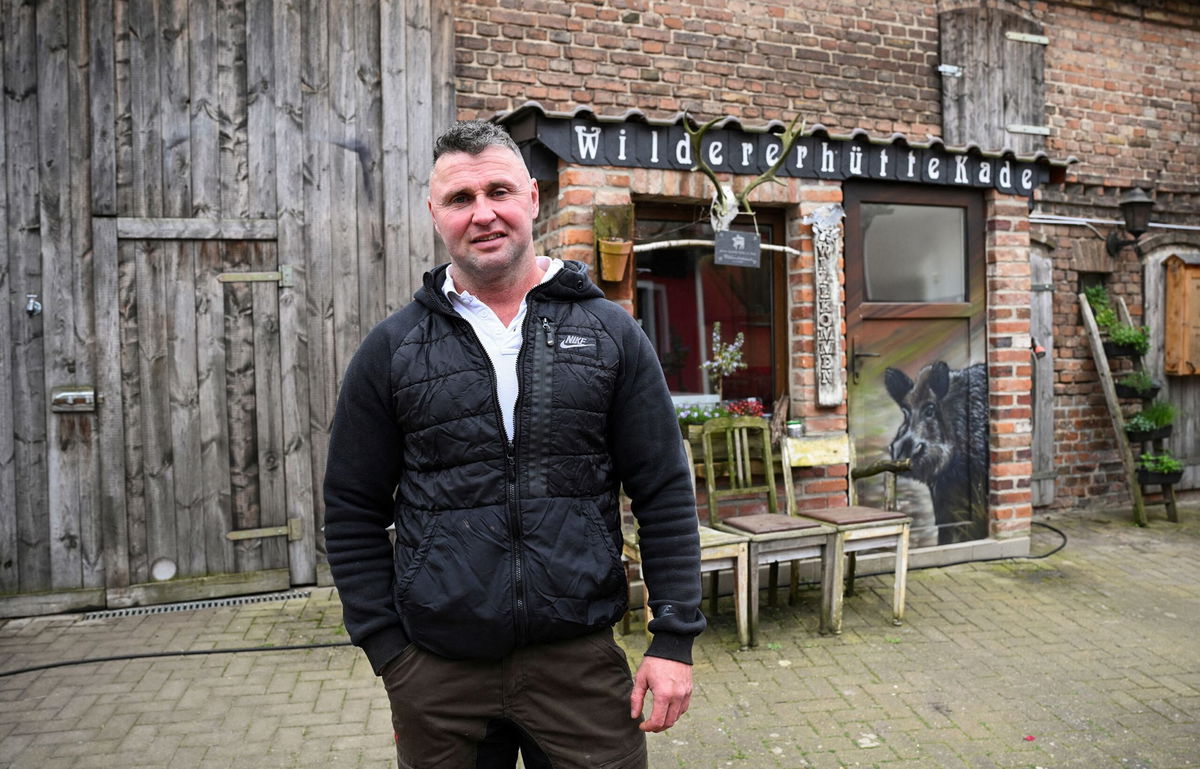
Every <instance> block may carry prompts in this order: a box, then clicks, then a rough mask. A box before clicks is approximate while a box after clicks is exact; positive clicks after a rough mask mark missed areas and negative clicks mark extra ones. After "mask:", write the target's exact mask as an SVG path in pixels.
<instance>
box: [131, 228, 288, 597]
mask: <svg viewBox="0 0 1200 769" xmlns="http://www.w3.org/2000/svg"><path fill="white" fill-rule="evenodd" d="M116 251H117V266H118V270H117V273H118V280H117V285H116V296H115V301H116V308H115V311H116V314H117V317H116V319H115V320H116V324H117V325H118V326H119V329H120V333H119V343H118V345H117V346H116V348H115V350H114V353H115V354H116V355H118V357H119V371H120V384H119V389H120V401H121V403H122V408H121V416H120V419H121V421H122V425H121V428H122V429H121V433H122V436H123V446H122V447H121V448H122V450H123V456H122V457H120V458H116V457H114V458H112V459H113V460H120V462H119V463H120V464H123V465H124V488H123V489H121V490H120V491H121V492H123V494H124V496H125V505H124V508H125V515H124V525H125V527H126V541H127V543H128V544H127V551H128V552H127V553H124V554H121V555H124V556H125V557H127V561H128V574H129V581H130V583H131V585H132V589H131V592H132V593H133V595H130V596H128V600H129V601H130V602H145V601H152V600H154V599H155V597H156V595H155V594H156V593H159V594H161V595H160V596H157V597H160V598H161V599H163V600H173V599H174V597H173V596H171V595H169V594H168V593H163V589H162V585H164V584H167V583H164V582H163V580H164V579H168V578H175V580H176V581H177V582H178V579H179V578H184V579H185V580H186V578H199V577H203V578H206V579H205V580H204V582H205V584H210V585H212V586H213V588H212V590H211V591H201V592H202V593H203V592H212V593H237V592H257V591H262V590H274V589H279V588H284V587H287V586H288V585H289V584H290V580H289V571H288V567H289V541H294V540H297V539H299V538H301V537H303V536H304V528H305V527H303V526H301V525H299V522H298V521H291V522H290V521H289V520H288V517H287V512H286V510H287V503H286V500H287V489H286V487H285V473H284V466H283V465H284V462H283V458H284V440H283V409H284V403H283V399H282V382H281V365H280V334H281V328H280V303H279V296H278V292H279V288H280V285H281V283H282V284H283V285H287V283H288V281H289V278H290V275H289V273H288V272H287V270H284V271H282V272H281V271H280V268H279V264H278V259H277V255H276V244H275V242H274V241H271V240H166V239H137V238H126V239H122V240H119V241H118V242H117V249H116ZM287 333H296V331H295V330H294V329H291V330H289V331H288V332H287ZM113 370H114V371H115V370H116V364H115V362H114V364H113ZM116 463H117V462H114V464H116ZM289 524H290V525H289ZM214 578H215V579H214ZM186 583H190V584H187V585H186V587H185V588H184V590H183V592H184V593H185V594H187V595H188V596H189V597H195V596H196V594H197V593H196V584H197V583H196V582H195V581H193V580H186ZM186 583H185V584H186ZM138 586H141V590H140V592H139V590H138V589H137V588H138ZM156 586H157V587H156ZM112 587H113V586H111V585H110V593H109V596H110V601H109V602H110V604H114V603H115V604H119V603H122V602H123V600H122V596H121V595H120V593H121V591H120V590H117V591H116V594H115V595H114V591H113V590H112Z"/></svg>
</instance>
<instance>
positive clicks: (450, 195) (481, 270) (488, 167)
mask: <svg viewBox="0 0 1200 769" xmlns="http://www.w3.org/2000/svg"><path fill="white" fill-rule="evenodd" d="M537 210H538V190H537V183H536V182H535V181H534V180H533V179H531V178H529V172H528V171H527V170H526V169H525V163H524V162H522V161H521V159H520V158H519V157H517V155H516V154H515V153H514V152H513V151H512V150H510V149H508V148H507V147H488V148H487V149H485V150H484V151H483V152H481V153H479V154H478V155H469V154H467V153H465V152H451V153H447V154H445V155H442V156H441V157H440V158H438V160H437V163H435V164H434V166H433V174H432V175H431V176H430V177H429V212H430V213H431V214H432V215H433V226H434V229H436V230H437V233H438V235H440V236H441V238H442V241H443V242H444V243H445V244H446V248H447V250H449V252H450V259H451V261H452V262H453V263H454V266H455V269H456V270H459V271H461V273H465V275H464V276H463V277H466V278H467V279H468V280H469V281H471V282H473V283H475V284H476V285H478V284H479V283H481V282H486V281H487V280H489V279H490V278H494V277H497V276H501V275H504V274H507V273H509V272H510V271H511V270H512V269H514V268H518V265H519V264H520V263H521V262H522V260H525V259H528V260H529V261H530V262H532V260H533V258H534V252H533V220H534V217H536V216H537Z"/></svg>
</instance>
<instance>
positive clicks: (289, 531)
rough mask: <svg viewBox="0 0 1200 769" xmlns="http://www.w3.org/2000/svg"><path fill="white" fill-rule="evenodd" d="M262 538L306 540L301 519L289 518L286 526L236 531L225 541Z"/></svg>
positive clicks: (292, 540)
mask: <svg viewBox="0 0 1200 769" xmlns="http://www.w3.org/2000/svg"><path fill="white" fill-rule="evenodd" d="M260 537H287V538H288V542H298V541H299V540H301V539H304V527H303V525H302V522H301V520H300V519H299V518H288V522H287V525H286V526H264V527H262V528H261V529H236V530H234V531H231V532H228V533H227V534H226V535H225V539H230V540H234V541H236V540H239V539H258V538H260Z"/></svg>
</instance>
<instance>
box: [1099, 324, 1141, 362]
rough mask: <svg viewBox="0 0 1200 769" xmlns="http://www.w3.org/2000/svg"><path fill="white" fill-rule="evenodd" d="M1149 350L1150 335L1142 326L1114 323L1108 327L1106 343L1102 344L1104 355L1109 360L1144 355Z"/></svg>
mask: <svg viewBox="0 0 1200 769" xmlns="http://www.w3.org/2000/svg"><path fill="white" fill-rule="evenodd" d="M1149 349H1150V335H1149V334H1148V333H1146V329H1145V328H1144V327H1142V326H1131V325H1129V324H1128V323H1115V324H1113V325H1111V326H1109V327H1108V341H1107V342H1105V343H1104V354H1105V355H1108V356H1109V357H1111V358H1120V357H1131V356H1133V355H1145V354H1146V351H1148V350H1149Z"/></svg>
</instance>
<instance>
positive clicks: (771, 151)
mask: <svg viewBox="0 0 1200 769" xmlns="http://www.w3.org/2000/svg"><path fill="white" fill-rule="evenodd" d="M782 149H783V145H782V144H768V145H767V151H766V158H767V167H768V168H770V167H771V166H773V165H775V161H776V160H779V151H780V150H782Z"/></svg>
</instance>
